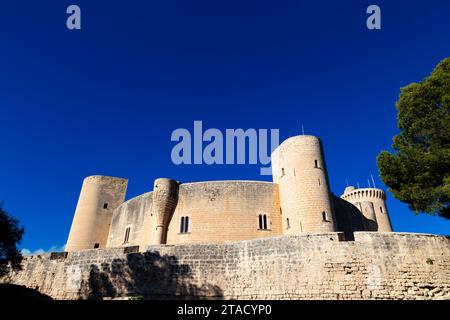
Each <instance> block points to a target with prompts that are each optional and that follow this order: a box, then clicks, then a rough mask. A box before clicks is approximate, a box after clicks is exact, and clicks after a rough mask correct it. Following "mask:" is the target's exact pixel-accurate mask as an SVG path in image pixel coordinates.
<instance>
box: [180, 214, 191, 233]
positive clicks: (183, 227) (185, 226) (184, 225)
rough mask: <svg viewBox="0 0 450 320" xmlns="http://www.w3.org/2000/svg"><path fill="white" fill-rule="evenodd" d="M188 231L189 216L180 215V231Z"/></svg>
mask: <svg viewBox="0 0 450 320" xmlns="http://www.w3.org/2000/svg"><path fill="white" fill-rule="evenodd" d="M188 232H189V217H181V222H180V233H188Z"/></svg>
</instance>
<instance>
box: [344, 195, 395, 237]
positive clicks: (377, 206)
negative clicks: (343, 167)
mask: <svg viewBox="0 0 450 320" xmlns="http://www.w3.org/2000/svg"><path fill="white" fill-rule="evenodd" d="M341 198H342V199H344V200H346V201H348V202H351V203H353V204H354V205H355V206H356V207H358V209H360V211H361V213H362V214H363V215H364V217H365V218H367V219H373V218H371V217H373V216H375V219H374V220H375V222H376V224H377V230H369V231H378V232H392V225H391V221H390V219H389V213H388V211H387V207H386V193H385V192H384V191H383V190H381V189H378V188H361V189H355V188H354V187H352V188H346V189H345V191H344V194H343V195H342V196H341ZM363 203H371V204H372V205H371V206H372V209H368V210H365V208H366V207H367V206H363V205H362V204H363ZM372 210H373V212H374V213H372V212H371V211H372Z"/></svg>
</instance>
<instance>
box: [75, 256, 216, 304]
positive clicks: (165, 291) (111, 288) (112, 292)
mask: <svg viewBox="0 0 450 320" xmlns="http://www.w3.org/2000/svg"><path fill="white" fill-rule="evenodd" d="M195 282H196V281H195V275H194V273H193V272H192V269H191V267H190V266H189V265H187V264H179V262H178V259H177V257H175V256H169V255H160V254H159V252H151V251H147V252H144V253H129V254H127V256H126V259H114V260H112V261H111V263H102V264H101V265H100V267H98V266H97V265H96V264H92V265H91V266H90V271H89V278H88V280H87V281H83V282H82V284H81V297H82V299H90V300H101V299H104V298H117V297H124V296H128V297H133V296H134V297H137V298H143V299H152V300H153V299H165V300H167V299H170V300H174V299H222V298H223V292H222V290H221V289H220V288H219V287H218V286H216V285H211V284H202V285H201V286H199V285H197V284H196V283H195Z"/></svg>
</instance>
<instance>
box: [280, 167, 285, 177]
mask: <svg viewBox="0 0 450 320" xmlns="http://www.w3.org/2000/svg"><path fill="white" fill-rule="evenodd" d="M281 176H282V177H283V176H284V168H281Z"/></svg>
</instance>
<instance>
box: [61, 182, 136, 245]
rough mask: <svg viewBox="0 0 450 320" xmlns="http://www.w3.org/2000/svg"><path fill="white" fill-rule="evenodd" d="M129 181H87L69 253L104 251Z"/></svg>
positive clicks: (71, 235)
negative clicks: (88, 250)
mask: <svg viewBox="0 0 450 320" xmlns="http://www.w3.org/2000/svg"><path fill="white" fill-rule="evenodd" d="M127 184H128V180H127V179H121V178H114V177H106V176H91V177H87V178H85V179H84V181H83V186H82V188H81V192H80V197H79V199H78V204H77V208H76V210H75V215H74V217H73V221H72V227H71V228H70V233H69V238H68V240H67V244H66V249H65V250H66V251H79V250H84V249H94V248H103V247H105V246H106V242H107V239H108V233H109V226H110V224H111V217H112V213H113V210H114V209H115V208H117V207H118V206H119V205H120V204H122V203H123V201H124V199H125V193H126V190H127Z"/></svg>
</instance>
